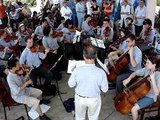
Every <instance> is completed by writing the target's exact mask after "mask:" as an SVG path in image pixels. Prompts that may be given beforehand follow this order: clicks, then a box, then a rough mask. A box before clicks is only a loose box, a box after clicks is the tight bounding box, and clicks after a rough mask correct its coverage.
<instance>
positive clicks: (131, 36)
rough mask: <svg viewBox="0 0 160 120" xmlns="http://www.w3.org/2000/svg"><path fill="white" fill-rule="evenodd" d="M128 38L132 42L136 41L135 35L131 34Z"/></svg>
mask: <svg viewBox="0 0 160 120" xmlns="http://www.w3.org/2000/svg"><path fill="white" fill-rule="evenodd" d="M127 38H129V39H130V40H131V41H134V40H136V36H135V35H134V34H129V35H128V36H127Z"/></svg>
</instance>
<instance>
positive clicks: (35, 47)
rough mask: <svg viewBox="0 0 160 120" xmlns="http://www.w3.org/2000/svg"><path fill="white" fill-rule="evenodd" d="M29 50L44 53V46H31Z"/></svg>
mask: <svg viewBox="0 0 160 120" xmlns="http://www.w3.org/2000/svg"><path fill="white" fill-rule="evenodd" d="M30 50H31V52H33V53H34V52H44V51H45V48H44V46H43V45H39V46H36V45H34V46H32V47H31V48H30Z"/></svg>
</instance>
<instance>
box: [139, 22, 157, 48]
mask: <svg viewBox="0 0 160 120" xmlns="http://www.w3.org/2000/svg"><path fill="white" fill-rule="evenodd" d="M143 25H144V27H143V30H142V32H141V33H140V35H139V38H140V39H142V40H143V43H142V44H140V45H139V48H140V49H141V50H142V51H146V50H149V49H150V48H151V45H152V44H153V40H154V36H155V31H154V29H152V21H151V20H150V19H145V20H144V22H143Z"/></svg>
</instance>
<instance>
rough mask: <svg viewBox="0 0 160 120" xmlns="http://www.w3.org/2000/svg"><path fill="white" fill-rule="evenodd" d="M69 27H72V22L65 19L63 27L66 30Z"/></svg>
mask: <svg viewBox="0 0 160 120" xmlns="http://www.w3.org/2000/svg"><path fill="white" fill-rule="evenodd" d="M69 25H72V21H71V20H70V19H67V20H66V21H65V23H64V27H66V28H68V26H69Z"/></svg>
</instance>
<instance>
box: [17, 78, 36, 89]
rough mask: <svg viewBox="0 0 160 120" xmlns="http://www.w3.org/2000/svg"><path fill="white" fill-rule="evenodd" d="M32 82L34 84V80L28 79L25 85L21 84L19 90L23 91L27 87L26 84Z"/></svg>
mask: <svg viewBox="0 0 160 120" xmlns="http://www.w3.org/2000/svg"><path fill="white" fill-rule="evenodd" d="M30 84H33V82H32V80H28V81H26V82H25V83H24V84H23V85H21V86H20V88H19V91H23V90H24V89H25V88H26V86H28V85H30Z"/></svg>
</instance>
